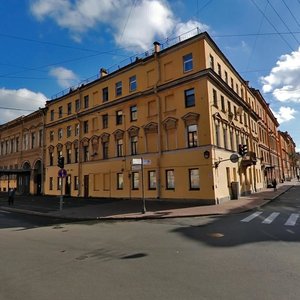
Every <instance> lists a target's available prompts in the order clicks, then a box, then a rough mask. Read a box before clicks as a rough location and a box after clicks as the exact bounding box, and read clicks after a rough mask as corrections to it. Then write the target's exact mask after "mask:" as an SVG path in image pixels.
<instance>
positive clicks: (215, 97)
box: [213, 89, 218, 107]
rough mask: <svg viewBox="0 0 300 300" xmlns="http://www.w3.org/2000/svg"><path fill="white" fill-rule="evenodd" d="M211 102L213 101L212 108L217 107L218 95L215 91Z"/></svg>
mask: <svg viewBox="0 0 300 300" xmlns="http://www.w3.org/2000/svg"><path fill="white" fill-rule="evenodd" d="M213 101H214V106H215V107H218V95H217V91H216V90H215V89H213Z"/></svg>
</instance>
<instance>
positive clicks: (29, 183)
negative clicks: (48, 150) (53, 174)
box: [0, 109, 44, 194]
mask: <svg viewBox="0 0 300 300" xmlns="http://www.w3.org/2000/svg"><path fill="white" fill-rule="evenodd" d="M43 119H44V110H43V109H40V110H38V111H36V112H33V113H31V114H29V115H27V116H22V117H19V118H17V119H15V120H12V121H11V122H8V123H5V124H3V125H1V126H0V191H2V192H5V191H8V189H9V188H17V192H18V193H22V194H41V193H43V181H44V179H43V175H44V174H43V171H42V170H43V159H44V158H43V146H44V140H43V131H44V125H43Z"/></svg>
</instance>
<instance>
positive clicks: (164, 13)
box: [31, 0, 208, 50]
mask: <svg viewBox="0 0 300 300" xmlns="http://www.w3.org/2000/svg"><path fill="white" fill-rule="evenodd" d="M31 12H32V14H33V15H34V16H35V17H36V18H37V19H38V20H41V21H42V20H44V19H45V18H50V19H52V20H54V21H55V22H56V23H57V24H58V25H59V26H60V27H63V28H67V29H68V30H70V32H71V34H72V37H73V38H74V39H76V40H77V41H79V40H80V39H81V36H82V34H83V33H84V32H86V31H88V30H89V29H94V28H95V26H96V25H105V26H106V27H107V26H108V27H109V28H110V29H111V30H112V33H113V36H114V38H115V42H116V43H117V44H119V45H122V46H126V47H133V48H138V49H142V50H147V49H149V48H150V47H151V46H152V43H153V42H154V41H155V39H156V38H158V39H159V38H160V39H161V38H166V37H168V36H169V35H170V34H171V33H172V32H173V33H174V32H176V33H177V35H179V34H182V33H183V32H186V31H189V30H191V29H193V28H195V27H199V28H200V29H201V30H202V31H203V30H207V29H208V26H206V25H205V24H201V23H199V22H196V21H191V20H190V21H188V22H186V23H183V22H181V21H180V20H178V19H176V17H175V16H174V13H173V12H172V10H171V8H170V6H169V5H168V2H167V1H166V0H139V1H135V5H134V6H133V1H132V0H101V4H100V1H99V0H32V2H31ZM192 27H193V28H192Z"/></svg>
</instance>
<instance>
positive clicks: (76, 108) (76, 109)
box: [75, 99, 80, 112]
mask: <svg viewBox="0 0 300 300" xmlns="http://www.w3.org/2000/svg"><path fill="white" fill-rule="evenodd" d="M79 110H80V100H79V99H77V100H75V111H76V112H77V111H79Z"/></svg>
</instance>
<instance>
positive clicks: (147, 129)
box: [143, 122, 158, 134]
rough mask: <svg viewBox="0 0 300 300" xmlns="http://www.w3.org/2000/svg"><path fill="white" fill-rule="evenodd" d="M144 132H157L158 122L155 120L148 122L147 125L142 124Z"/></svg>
mask: <svg viewBox="0 0 300 300" xmlns="http://www.w3.org/2000/svg"><path fill="white" fill-rule="evenodd" d="M143 128H144V132H145V134H147V133H157V132H158V124H157V123H155V122H150V123H148V124H147V125H145V126H143Z"/></svg>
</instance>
